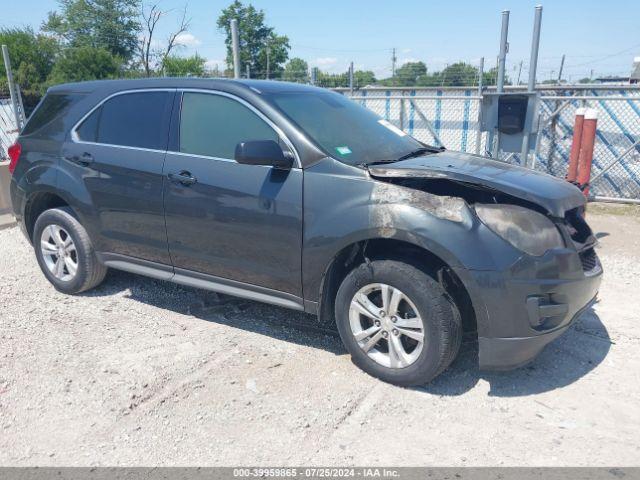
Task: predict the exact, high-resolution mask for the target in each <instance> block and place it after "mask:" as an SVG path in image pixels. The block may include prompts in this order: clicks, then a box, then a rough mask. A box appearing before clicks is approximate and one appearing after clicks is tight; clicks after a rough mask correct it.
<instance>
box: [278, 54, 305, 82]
mask: <svg viewBox="0 0 640 480" xmlns="http://www.w3.org/2000/svg"><path fill="white" fill-rule="evenodd" d="M282 80H284V81H285V82H298V83H306V82H308V81H309V65H308V64H307V62H305V61H304V60H303V59H301V58H297V57H296V58H292V59H291V60H289V62H288V63H287V64H286V65H285V66H284V72H282Z"/></svg>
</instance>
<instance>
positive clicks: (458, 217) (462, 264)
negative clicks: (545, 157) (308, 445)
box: [302, 158, 521, 302]
mask: <svg viewBox="0 0 640 480" xmlns="http://www.w3.org/2000/svg"><path fill="white" fill-rule="evenodd" d="M304 182H305V185H304V218H305V228H304V238H303V254H302V267H303V268H302V271H303V292H304V296H305V300H307V301H312V302H317V301H318V298H319V292H320V287H321V284H322V278H323V275H324V273H325V272H326V269H327V268H328V266H329V265H330V264H331V263H332V262H333V259H334V258H335V257H336V255H338V254H339V253H340V252H341V251H342V250H343V249H344V248H345V247H347V246H349V245H352V244H354V243H356V242H359V241H363V240H370V239H377V238H387V239H394V240H400V241H404V242H407V243H410V244H413V245H416V246H418V247H420V248H423V249H425V250H428V251H429V252H431V253H432V254H434V255H436V256H437V257H439V258H440V259H441V260H442V261H443V262H445V263H446V264H447V265H449V266H450V267H452V268H454V269H458V270H459V269H463V268H466V269H474V270H502V269H504V268H506V267H508V266H509V265H511V264H513V263H514V262H515V261H516V260H517V259H518V258H519V257H520V255H521V253H520V252H518V251H516V250H515V249H511V248H506V249H505V247H504V245H502V243H501V242H495V241H486V240H484V238H485V237H486V236H492V237H494V236H495V234H494V233H493V232H491V231H490V230H489V229H487V228H486V227H485V226H484V225H483V224H482V223H481V222H480V221H479V220H478V219H477V218H476V216H475V214H473V213H472V212H471V210H470V208H469V206H468V205H467V203H466V202H465V201H464V200H463V199H461V198H457V197H447V196H442V195H434V194H431V193H428V192H425V191H421V190H417V189H413V188H408V187H404V186H401V185H396V184H393V183H388V182H385V181H381V180H375V179H373V178H371V177H370V176H369V175H368V174H367V172H366V171H363V170H361V169H359V168H356V167H350V166H348V165H345V164H342V163H340V162H337V161H335V160H333V159H330V158H327V159H325V160H324V161H323V162H320V163H319V164H317V165H315V166H313V167H311V168H309V169H307V170H305V179H304ZM505 252H506V254H505Z"/></svg>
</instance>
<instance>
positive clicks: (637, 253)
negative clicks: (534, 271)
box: [0, 207, 640, 466]
mask: <svg viewBox="0 0 640 480" xmlns="http://www.w3.org/2000/svg"><path fill="white" fill-rule="evenodd" d="M619 213H620V212H618V211H616V209H615V208H614V209H611V208H606V207H605V208H593V209H592V210H590V213H589V219H590V221H591V223H592V225H593V226H594V230H595V231H597V232H599V234H598V236H599V237H600V239H601V246H600V247H599V253H600V255H601V258H602V261H603V263H604V266H605V270H606V274H605V280H604V283H603V286H602V289H601V295H600V301H599V302H598V303H597V304H596V305H595V306H594V308H593V309H592V310H590V311H588V312H586V313H585V314H584V315H583V317H582V319H581V321H580V322H578V323H577V324H576V325H575V326H574V327H572V328H571V329H570V330H569V331H568V332H567V333H566V334H565V335H564V336H562V337H561V338H560V339H558V340H557V341H556V342H554V343H553V344H551V345H550V346H548V347H547V348H546V349H545V350H544V352H543V353H542V354H541V355H540V357H538V359H537V360H536V361H535V362H534V363H533V364H531V365H529V366H528V367H525V368H522V369H519V370H516V371H513V372H507V373H485V372H480V371H478V368H477V366H476V365H475V361H476V358H475V357H476V355H477V350H476V346H475V345H474V343H473V342H466V343H465V344H464V345H463V351H462V353H461V355H460V356H459V357H458V359H457V360H456V362H455V363H454V364H453V366H452V367H451V368H450V369H449V370H448V371H446V372H445V373H444V374H443V375H442V376H441V377H439V378H438V379H436V381H434V382H433V383H431V384H430V385H428V386H426V387H424V388H416V389H402V388H398V387H393V386H391V385H387V384H384V383H381V382H379V381H377V380H375V379H373V378H370V377H368V376H367V375H365V374H364V373H361V372H360V371H359V370H358V369H357V368H356V367H355V366H354V365H352V363H351V361H350V359H349V357H348V356H347V355H346V354H345V352H344V350H343V348H342V346H341V344H340V341H339V339H338V338H337V337H335V336H334V335H331V334H328V333H327V332H324V331H319V330H316V329H313V328H310V327H309V325H313V320H314V319H313V317H310V316H307V315H304V314H300V313H296V312H291V311H287V310H283V309H281V308H277V307H272V306H268V305H262V304H259V303H254V302H249V301H244V300H237V299H233V298H230V297H223V296H218V295H216V294H214V293H210V292H204V291H198V290H194V289H189V288H184V287H180V286H177V285H172V284H170V283H163V282H159V281H154V280H150V279H146V278H143V277H137V276H134V275H130V274H126V273H121V272H110V274H109V275H108V277H107V279H106V281H105V283H104V284H103V285H102V286H100V287H99V288H98V289H96V290H94V291H92V292H89V293H86V294H83V295H80V296H66V295H63V294H60V293H58V292H56V291H55V290H54V289H53V288H52V287H51V286H50V285H49V284H48V283H47V282H46V281H45V279H44V277H43V276H42V274H41V273H40V271H39V269H38V266H37V263H36V260H35V257H34V256H33V253H32V251H31V248H30V247H29V246H28V244H27V242H26V240H25V239H24V238H23V237H22V235H21V233H20V232H19V231H18V229H16V228H11V229H6V230H3V231H0V272H1V282H0V299H1V302H2V309H1V310H0V465H2V466H8V465H13V466H26V465H57V466H62V465H66V466H93V465H227V466H235V465H256V464H260V465H309V464H313V465H447V466H463V465H478V466H480V465H527V466H539V465H553V466H559V465H580V466H588V465H624V466H630V465H640V441H639V439H640V436H639V435H638V432H639V431H640V376H639V372H640V355H638V349H639V347H640V334H639V333H638V323H639V320H640V314H639V313H638V312H640V297H639V296H638V293H637V286H638V283H639V282H640V275H639V274H638V265H639V262H640V216H637V215H636V214H626V213H625V214H624V215H620V214H619ZM636 213H637V212H636Z"/></svg>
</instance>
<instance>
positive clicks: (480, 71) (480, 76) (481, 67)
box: [476, 57, 484, 155]
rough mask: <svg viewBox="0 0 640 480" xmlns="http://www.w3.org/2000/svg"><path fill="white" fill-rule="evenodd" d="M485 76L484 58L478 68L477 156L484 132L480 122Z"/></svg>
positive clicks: (481, 58)
mask: <svg viewBox="0 0 640 480" xmlns="http://www.w3.org/2000/svg"><path fill="white" fill-rule="evenodd" d="M483 76H484V57H480V65H479V66H478V96H479V97H480V100H478V128H477V129H476V155H479V154H480V144H481V143H482V130H481V129H480V121H481V120H482V88H483V85H482V82H483V80H484V79H483Z"/></svg>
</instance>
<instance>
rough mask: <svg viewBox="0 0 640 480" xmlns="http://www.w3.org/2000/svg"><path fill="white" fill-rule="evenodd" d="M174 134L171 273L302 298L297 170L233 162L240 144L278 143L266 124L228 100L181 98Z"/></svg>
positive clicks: (169, 170) (168, 200) (169, 191)
mask: <svg viewBox="0 0 640 480" xmlns="http://www.w3.org/2000/svg"><path fill="white" fill-rule="evenodd" d="M175 127H176V128H179V140H178V143H179V146H178V150H179V151H178V152H168V153H167V157H166V160H165V166H164V173H165V175H166V176H167V177H168V178H167V180H168V181H166V182H165V195H164V202H165V216H166V224H167V237H168V241H169V251H170V254H171V259H172V262H173V265H174V267H175V268H176V273H180V269H184V270H189V271H195V272H200V273H204V274H208V275H213V276H215V277H220V278H223V279H229V280H234V281H238V282H243V283H245V284H250V285H256V286H260V287H266V288H269V289H273V290H277V291H280V292H286V293H289V294H293V295H296V296H300V297H301V296H302V291H301V290H302V287H301V271H300V268H301V252H302V170H300V169H299V168H297V167H294V168H292V169H291V170H287V171H283V170H277V169H274V168H273V167H270V166H261V165H241V164H238V163H236V162H235V161H234V160H233V158H234V152H235V147H236V145H237V144H238V143H239V142H242V141H247V140H275V141H278V142H281V138H280V137H279V135H278V133H277V132H276V131H275V130H274V128H272V126H271V124H270V122H269V121H268V120H267V119H266V118H265V117H263V116H262V115H261V114H259V113H258V112H257V111H256V110H254V109H253V108H252V107H250V106H249V105H248V104H246V103H244V102H243V101H241V100H239V99H236V98H234V97H231V96H228V95H225V94H222V93H214V92H212V93H201V92H188V91H187V92H184V93H183V98H182V106H181V112H180V120H179V125H176V126H175ZM172 128H173V127H172ZM281 145H282V143H281ZM284 148H286V147H284Z"/></svg>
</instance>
